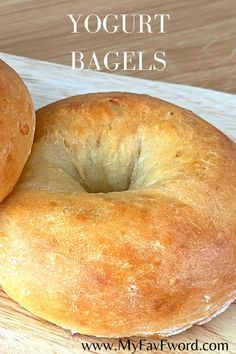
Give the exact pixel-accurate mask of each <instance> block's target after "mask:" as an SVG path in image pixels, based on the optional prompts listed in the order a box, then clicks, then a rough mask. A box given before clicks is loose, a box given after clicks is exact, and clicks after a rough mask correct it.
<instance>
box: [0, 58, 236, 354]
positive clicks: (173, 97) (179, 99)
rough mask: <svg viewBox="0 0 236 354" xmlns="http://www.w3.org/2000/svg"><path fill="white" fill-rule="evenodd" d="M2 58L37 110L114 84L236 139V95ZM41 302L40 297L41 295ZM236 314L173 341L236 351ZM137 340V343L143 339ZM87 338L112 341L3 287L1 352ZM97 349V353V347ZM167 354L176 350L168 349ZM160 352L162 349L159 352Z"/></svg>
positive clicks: (234, 308)
mask: <svg viewBox="0 0 236 354" xmlns="http://www.w3.org/2000/svg"><path fill="white" fill-rule="evenodd" d="M0 58H1V59H3V60H5V61H6V62H7V63H9V64H10V65H11V66H12V67H13V68H15V70H17V72H18V73H19V74H20V75H21V76H22V78H23V79H24V80H25V82H26V84H27V85H28V87H29V89H30V92H31V94H32V97H33V101H34V104H35V107H36V108H38V107H41V106H43V105H45V104H47V103H49V102H52V101H54V100H57V99H59V98H64V97H67V96H71V95H75V94H81V93H87V92H94V91H113V90H114V88H115V89H116V90H120V91H131V92H139V93H149V94H150V95H153V96H156V97H159V98H162V99H166V100H169V101H171V102H173V103H176V104H179V105H182V106H184V107H186V108H188V109H191V110H193V111H194V112H196V113H198V114H200V115H201V116H202V117H204V118H205V119H206V120H208V121H210V122H211V123H213V124H214V125H215V126H217V127H218V128H220V129H221V130H222V131H223V132H225V133H226V134H227V135H229V136H230V137H231V138H232V139H234V140H235V141H236V120H235V112H236V99H235V96H234V95H231V94H226V93H220V92H215V91H211V90H204V89H199V88H193V87H188V86H181V85H172V84H166V83H155V82H152V81H147V80H140V79H135V78H128V77H121V76H117V75H111V74H103V73H94V72H90V71H87V72H86V71H84V72H72V71H71V69H70V68H68V67H65V66H61V65H56V64H50V63H47V62H40V61H36V60H32V59H26V58H20V57H15V56H11V55H6V54H3V53H0ZM42 271H43V269H42ZM35 300H36V301H37V299H35ZM235 314H236V304H232V305H231V306H230V308H229V309H228V310H227V311H226V312H224V313H223V314H221V315H220V316H218V317H217V318H215V319H213V320H212V321H210V322H209V323H207V324H205V325H203V326H197V325H196V326H194V327H192V328H191V329H189V330H188V331H186V332H184V333H182V334H179V335H177V336H175V337H171V338H169V342H175V343H179V342H182V341H183V342H185V343H186V342H190V341H191V342H192V341H195V340H196V339H198V340H199V342H200V344H201V343H203V342H208V343H211V342H215V343H219V342H226V343H228V346H229V350H228V351H227V353H231V354H235V353H236V338H235V332H236V321H235ZM132 340H133V341H134V342H137V341H138V338H134V339H132ZM151 340H154V339H149V341H151ZM82 342H88V343H91V342H98V343H100V344H101V343H104V342H108V340H106V339H101V338H97V339H96V338H93V337H88V336H83V335H74V336H73V335H72V334H71V333H70V332H69V331H66V330H63V329H61V328H59V327H57V326H55V325H53V324H50V323H48V322H46V321H43V320H40V319H38V318H35V317H34V316H32V315H31V314H30V313H29V312H27V311H25V310H24V309H22V308H21V307H20V306H19V305H17V304H16V303H14V302H13V301H12V300H11V299H9V298H8V296H7V295H6V294H5V293H4V292H3V291H0V353H1V354H2V353H4V354H17V353H19V354H23V353H26V354H34V353H39V354H41V353H42V354H51V353H54V354H55V353H56V354H67V353H68V354H69V353H72V354H73V353H84V352H85V351H84V350H83V348H82V344H81V343H82ZM109 342H110V343H113V345H114V346H117V345H118V340H117V339H111V340H109ZM92 352H95V351H93V350H92ZM99 352H100V353H107V352H111V353H112V354H114V353H123V352H124V351H120V350H117V349H114V350H112V351H106V350H104V349H103V350H99ZM163 352H165V353H170V351H168V350H165V351H163ZM171 352H172V351H171ZM175 352H176V353H183V352H179V351H175ZM136 353H140V351H139V350H137V352H136ZM155 353H157V354H158V353H161V352H160V351H155ZM188 353H191V351H189V352H188ZM195 353H196V352H195ZM202 353H203V351H202ZM214 353H222V351H220V350H216V351H214Z"/></svg>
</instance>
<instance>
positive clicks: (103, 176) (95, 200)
mask: <svg viewBox="0 0 236 354" xmlns="http://www.w3.org/2000/svg"><path fill="white" fill-rule="evenodd" d="M235 215H236V148H235V144H234V143H233V142H232V141H231V140H230V139H228V138H227V137H226V136H225V135H224V134H222V133H221V132H220V131H218V130H217V129H216V128H214V127H213V126H211V125H210V124H208V123H207V122H205V121H204V120H202V119H200V118H199V117H197V116H196V115H195V114H193V113H192V112H190V111H188V110H186V109H183V108H180V107H177V106H175V105H173V104H170V103H167V102H164V101H161V100H158V99H155V98H152V97H149V96H145V95H137V94H128V93H100V94H89V95H82V96H78V97H72V98H68V99H65V100H62V101H59V102H56V103H53V104H51V105H49V106H47V107H44V108H42V109H40V110H39V111H38V112H37V128H36V136H35V141H34V145H33V150H32V154H31V155H30V158H29V160H28V162H27V164H26V167H25V169H24V172H23V174H22V177H21V179H20V182H19V183H18V185H17V187H16V188H15V190H14V192H13V193H12V194H11V195H10V197H9V198H7V199H6V200H5V201H4V202H3V203H2V204H1V205H0V228H1V229H0V235H1V237H0V279H1V284H2V286H3V288H4V289H5V291H6V292H7V293H8V294H9V295H10V296H11V297H12V298H13V299H15V300H16V301H18V302H19V303H20V304H22V305H23V306H24V307H25V308H27V309H28V310H30V311H31V312H32V313H34V314H36V315H38V316H41V317H43V318H44V319H47V320H49V321H52V322H54V323H56V324H58V325H60V326H62V327H64V328H68V329H70V330H72V331H73V332H80V333H84V334H90V335H95V336H108V337H117V336H118V337H120V336H131V335H148V334H154V333H156V334H159V335H163V336H167V335H171V334H175V333H177V332H178V331H182V330H184V329H186V328H188V327H190V326H191V325H192V324H194V323H197V322H199V321H206V320H208V319H209V318H211V317H212V316H214V315H215V314H217V313H219V312H220V311H222V310H223V309H225V308H226V307H227V306H228V305H229V304H230V302H232V301H233V299H234V298H235V285H236V284H235V282H236V274H235V272H236V267H235V259H236V218H235Z"/></svg>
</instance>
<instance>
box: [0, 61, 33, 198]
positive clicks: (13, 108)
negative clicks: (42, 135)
mask: <svg viewBox="0 0 236 354" xmlns="http://www.w3.org/2000/svg"><path fill="white" fill-rule="evenodd" d="M34 127H35V113H34V108H33V104H32V100H31V97H30V94H29V92H28V90H27V87H26V86H25V84H24V83H23V81H22V80H21V78H20V77H19V76H18V74H17V73H16V72H15V71H14V70H13V69H12V68H11V67H10V66H8V65H7V64H6V63H4V62H3V61H2V60H0V202H1V201H2V200H3V199H4V198H5V197H6V196H7V195H8V194H9V193H10V192H11V191H12V189H13V187H14V186H15V184H16V182H17V180H18V179H19V177H20V174H21V172H22V169H23V167H24V165H25V162H26V160H27V158H28V156H29V153H30V150H31V147H32V144H33V135H34Z"/></svg>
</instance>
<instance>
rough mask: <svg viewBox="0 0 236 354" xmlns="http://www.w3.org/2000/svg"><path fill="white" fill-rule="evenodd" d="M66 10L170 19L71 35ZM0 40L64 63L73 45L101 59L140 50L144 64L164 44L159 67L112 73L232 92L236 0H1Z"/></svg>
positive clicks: (235, 83)
mask: <svg viewBox="0 0 236 354" xmlns="http://www.w3.org/2000/svg"><path fill="white" fill-rule="evenodd" d="M68 13H74V14H77V13H83V14H89V13H97V14H99V15H100V16H103V15H105V14H108V13H117V14H119V13H128V14H132V13H148V14H154V13H170V15H171V21H170V22H169V23H167V26H166V30H167V33H166V34H162V35H159V34H158V33H154V34H138V33H136V34H132V35H130V34H124V33H122V32H119V33H116V34H114V35H109V34H106V33H104V31H100V32H99V33H98V34H89V33H87V32H86V31H82V32H81V34H80V35H73V34H71V22H70V20H69V18H68V17H67V15H66V14H68ZM0 43H1V45H0V50H1V51H3V52H9V53H12V54H16V55H22V56H27V57H31V58H36V59H42V60H47V61H51V62H55V63H61V64H66V65H70V63H71V55H70V52H71V51H73V50H74V51H76V50H77V51H78V50H80V51H83V52H84V53H85V54H86V55H88V56H89V55H90V53H91V52H92V51H94V50H95V51H96V53H97V55H98V58H99V61H100V63H101V62H102V58H103V56H104V54H105V53H106V52H108V51H110V50H119V51H140V50H142V51H144V52H145V57H144V60H145V63H146V65H147V66H149V65H150V64H151V63H152V62H153V59H152V56H153V53H154V52H155V51H156V50H165V51H166V53H167V54H166V55H167V61H168V65H167V69H166V70H165V71H163V72H156V71H128V72H124V71H117V72H116V73H117V74H126V75H129V76H138V77H142V78H148V79H151V80H161V81H168V82H174V83H181V84H188V85H194V86H201V87H207V88H212V89H216V90H221V91H226V92H232V93H236V80H235V77H236V1H235V0H224V1H222V0H198V1H195V0H158V1H156V0H145V1H143V0H130V1H127V0H114V1H110V0H89V1H74V0H60V1H58V0H40V1H38V0H1V1H0ZM88 61H89V59H88V58H87V59H86V63H87V64H88Z"/></svg>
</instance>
